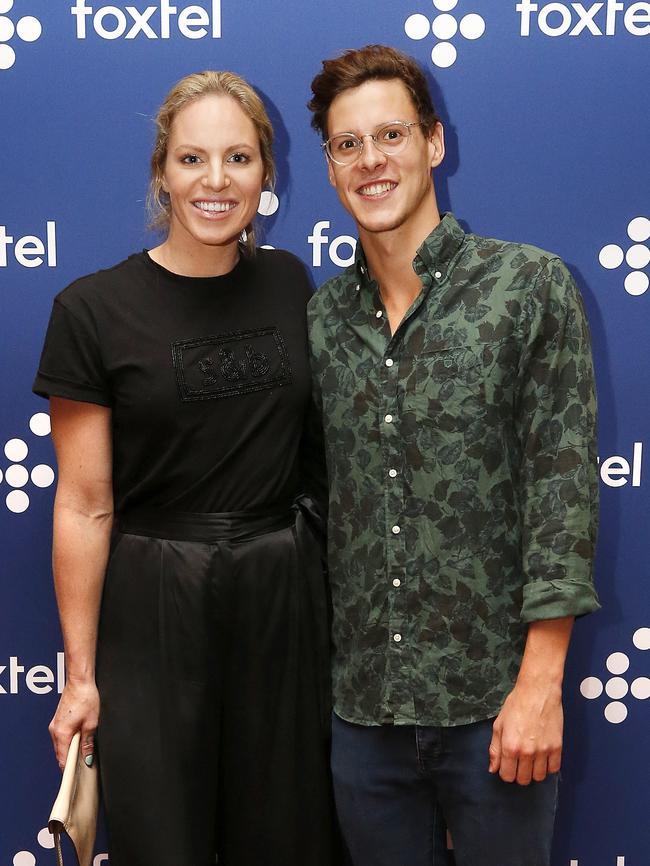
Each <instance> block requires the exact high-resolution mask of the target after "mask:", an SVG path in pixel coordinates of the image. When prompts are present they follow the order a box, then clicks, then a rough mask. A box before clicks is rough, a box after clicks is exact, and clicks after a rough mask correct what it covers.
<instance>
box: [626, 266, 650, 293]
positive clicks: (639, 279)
mask: <svg viewBox="0 0 650 866" xmlns="http://www.w3.org/2000/svg"><path fill="white" fill-rule="evenodd" d="M648 286H650V278H648V275H647V274H644V273H643V271H632V273H631V274H628V275H627V276H626V277H625V291H626V292H627V293H628V295H632V296H633V297H638V296H639V295H644V294H645V293H646V292H647V291H648Z"/></svg>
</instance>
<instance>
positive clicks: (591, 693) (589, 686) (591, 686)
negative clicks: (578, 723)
mask: <svg viewBox="0 0 650 866" xmlns="http://www.w3.org/2000/svg"><path fill="white" fill-rule="evenodd" d="M602 693H603V684H602V682H601V681H600V680H599V679H598V677H586V678H585V679H584V680H583V681H582V682H581V683H580V694H581V695H582V697H583V698H587V700H588V701H593V700H594V699H595V698H599V697H600V696H601V695H602Z"/></svg>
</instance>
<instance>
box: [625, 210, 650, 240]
mask: <svg viewBox="0 0 650 866" xmlns="http://www.w3.org/2000/svg"><path fill="white" fill-rule="evenodd" d="M627 233H628V235H629V237H630V238H631V239H632V240H633V241H636V242H637V243H639V244H642V243H643V242H644V241H647V240H648V238H650V219H648V217H635V218H634V219H633V220H631V222H630V224H629V225H628V227H627Z"/></svg>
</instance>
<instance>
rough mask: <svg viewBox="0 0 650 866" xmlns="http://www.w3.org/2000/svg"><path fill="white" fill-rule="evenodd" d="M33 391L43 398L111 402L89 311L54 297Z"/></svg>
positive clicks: (101, 403) (102, 404) (103, 404)
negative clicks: (73, 308) (75, 308)
mask: <svg viewBox="0 0 650 866" xmlns="http://www.w3.org/2000/svg"><path fill="white" fill-rule="evenodd" d="M32 390H33V391H34V393H35V394H38V395H39V396H40V397H67V398H68V399H69V400H79V401H81V402H83V403H97V404H98V405H100V406H110V405H111V402H112V401H111V395H110V390H109V387H108V381H107V376H106V371H105V369H104V366H103V364H102V358H101V351H100V347H99V342H98V339H97V334H96V330H95V328H94V325H93V323H92V321H91V318H90V316H89V314H87V313H86V314H85V315H84V314H75V313H73V312H72V311H71V310H70V309H68V307H67V306H65V305H64V304H63V303H62V302H61V301H60V300H59V299H55V301H54V305H53V307H52V315H51V316H50V322H49V325H48V328H47V333H46V335H45V344H44V346H43V352H42V354H41V360H40V364H39V367H38V373H37V375H36V379H35V380H34V384H33V386H32Z"/></svg>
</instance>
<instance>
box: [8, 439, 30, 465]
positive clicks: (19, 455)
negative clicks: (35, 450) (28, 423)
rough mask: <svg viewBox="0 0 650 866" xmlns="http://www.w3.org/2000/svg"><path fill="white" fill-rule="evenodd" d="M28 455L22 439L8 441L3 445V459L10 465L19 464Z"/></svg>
mask: <svg viewBox="0 0 650 866" xmlns="http://www.w3.org/2000/svg"><path fill="white" fill-rule="evenodd" d="M28 454H29V448H28V447H27V443H26V442H23V440H22V439H10V440H9V441H8V442H7V444H6V445H5V457H6V458H7V460H11V462H12V463H20V461H21V460H24V459H25V457H27V455H28Z"/></svg>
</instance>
